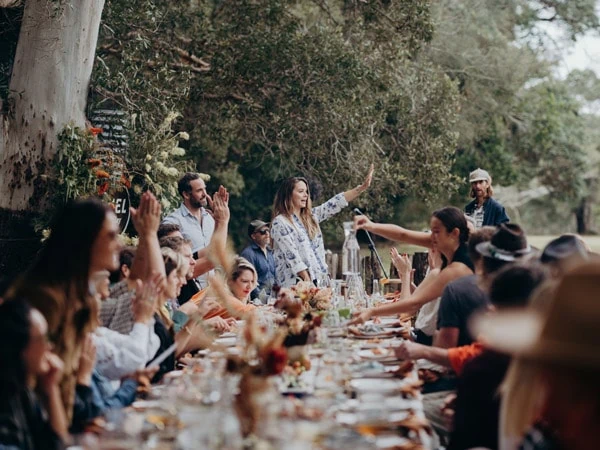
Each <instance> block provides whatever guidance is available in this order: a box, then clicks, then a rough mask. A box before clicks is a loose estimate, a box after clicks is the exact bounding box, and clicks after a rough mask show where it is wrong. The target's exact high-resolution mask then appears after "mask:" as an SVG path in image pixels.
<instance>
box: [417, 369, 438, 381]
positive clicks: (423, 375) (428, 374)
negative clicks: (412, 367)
mask: <svg viewBox="0 0 600 450" xmlns="http://www.w3.org/2000/svg"><path fill="white" fill-rule="evenodd" d="M417 373H418V374H419V379H420V380H422V381H423V383H433V382H435V381H437V380H439V379H440V375H441V374H440V373H439V372H436V371H435V370H431V369H419V370H418V371H417Z"/></svg>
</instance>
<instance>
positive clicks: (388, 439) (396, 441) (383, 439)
mask: <svg viewBox="0 0 600 450" xmlns="http://www.w3.org/2000/svg"><path fill="white" fill-rule="evenodd" d="M410 443H411V441H409V440H408V439H406V438H405V437H402V436H398V435H394V434H389V435H387V434H386V435H383V436H378V437H377V439H376V441H375V445H376V446H377V448H379V449H382V450H385V449H394V450H395V449H398V448H403V447H404V446H407V445H408V444H410Z"/></svg>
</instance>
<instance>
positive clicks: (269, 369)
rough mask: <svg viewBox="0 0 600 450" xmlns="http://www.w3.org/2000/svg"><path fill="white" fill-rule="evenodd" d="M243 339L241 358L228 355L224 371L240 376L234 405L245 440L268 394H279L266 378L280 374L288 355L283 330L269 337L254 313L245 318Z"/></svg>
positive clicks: (264, 404) (252, 429)
mask: <svg viewBox="0 0 600 450" xmlns="http://www.w3.org/2000/svg"><path fill="white" fill-rule="evenodd" d="M243 336H244V339H245V341H246V342H245V347H244V349H243V352H242V355H241V356H236V355H229V356H228V358H227V365H226V370H227V372H229V373H234V374H240V375H241V378H240V382H239V386H238V387H239V392H238V394H237V395H236V397H235V402H234V406H235V410H236V413H237V415H238V418H239V420H240V425H241V429H242V434H243V435H244V436H246V437H247V436H249V435H252V434H254V433H255V431H256V426H257V424H258V420H259V418H260V416H261V414H262V411H263V409H264V408H265V406H266V404H267V403H268V402H269V394H273V395H279V393H278V392H276V393H274V392H273V391H274V389H275V387H274V385H273V383H272V382H271V381H270V379H271V378H272V377H273V376H274V375H279V374H281V373H282V372H283V370H284V368H285V367H286V365H287V362H288V354H287V350H286V348H285V347H284V346H283V340H284V339H285V331H284V330H283V329H281V328H277V329H275V330H274V331H272V332H271V333H270V334H269V333H268V331H267V330H266V329H264V328H263V327H261V326H260V325H259V323H258V320H257V317H256V315H255V314H249V315H248V316H247V317H246V326H245V328H244V331H243Z"/></svg>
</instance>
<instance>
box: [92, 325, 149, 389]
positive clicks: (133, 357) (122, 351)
mask: <svg viewBox="0 0 600 450" xmlns="http://www.w3.org/2000/svg"><path fill="white" fill-rule="evenodd" d="M93 336H94V343H95V344H96V369H97V370H98V372H100V374H101V375H103V376H105V377H106V378H108V379H109V380H119V379H120V378H122V377H123V376H124V375H127V374H130V373H132V372H135V371H136V370H137V369H141V368H143V367H144V366H145V365H146V363H147V362H148V361H149V360H150V359H151V358H152V357H153V356H154V355H155V354H156V352H157V351H158V348H159V347H160V340H159V338H158V336H157V335H156V334H155V333H154V319H152V321H151V322H149V323H148V324H143V323H135V324H134V325H133V329H132V330H131V332H130V333H129V334H121V333H119V332H117V331H113V330H109V329H108V328H105V327H98V328H97V329H96V331H95V332H94V335H93Z"/></svg>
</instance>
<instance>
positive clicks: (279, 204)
mask: <svg viewBox="0 0 600 450" xmlns="http://www.w3.org/2000/svg"><path fill="white" fill-rule="evenodd" d="M299 182H303V183H304V184H305V185H306V191H307V193H308V200H307V202H306V207H305V208H302V209H301V210H300V221H301V222H302V225H304V228H305V229H306V231H307V233H308V236H309V237H310V238H311V239H314V238H315V236H316V235H317V234H318V233H319V224H318V223H317V221H316V220H315V218H314V217H313V215H312V202H311V199H310V188H309V186H308V181H307V180H306V178H302V177H292V178H288V179H287V180H284V181H283V183H281V185H280V186H279V190H278V191H277V194H276V195H275V202H274V203H273V216H272V218H273V219H274V218H275V217H277V216H278V215H280V214H281V215H282V216H285V217H287V218H288V219H289V220H290V221H291V220H292V214H293V206H292V193H293V192H294V188H295V187H296V184H298V183H299Z"/></svg>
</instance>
